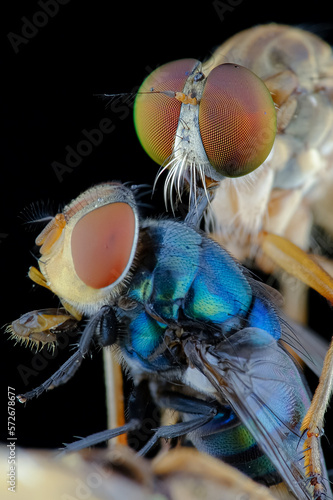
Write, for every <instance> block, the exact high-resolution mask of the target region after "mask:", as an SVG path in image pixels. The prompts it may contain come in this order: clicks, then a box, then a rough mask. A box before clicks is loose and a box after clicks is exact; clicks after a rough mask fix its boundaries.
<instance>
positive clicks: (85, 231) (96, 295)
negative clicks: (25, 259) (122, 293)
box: [30, 183, 138, 315]
mask: <svg viewBox="0 0 333 500" xmlns="http://www.w3.org/2000/svg"><path fill="white" fill-rule="evenodd" d="M137 240H138V218H137V212H136V207H135V203H134V197H133V195H132V193H131V191H130V190H128V189H123V187H122V186H121V185H120V184H116V183H109V184H101V185H99V186H96V187H95V188H92V189H90V190H88V191H86V192H85V193H83V194H82V195H81V196H79V197H78V198H77V199H76V200H74V201H72V202H71V203H70V204H69V205H67V206H66V207H65V208H64V211H63V213H61V214H58V215H56V216H55V217H54V218H53V219H52V220H51V222H50V223H49V224H48V225H47V226H46V227H45V228H44V230H43V231H42V232H41V233H40V235H39V236H38V237H37V239H36V244H37V245H39V246H40V253H41V257H40V259H39V268H40V272H39V271H38V270H36V269H35V268H32V269H31V270H30V277H31V278H32V279H33V280H34V281H36V282H37V283H39V284H42V285H44V286H46V287H47V288H49V289H50V290H51V291H52V292H53V293H55V294H56V295H57V296H58V297H59V298H60V300H61V301H62V303H63V304H64V305H65V307H66V308H67V309H68V310H70V311H71V312H73V311H75V312H76V314H83V313H85V314H88V315H90V314H93V313H95V312H96V311H98V310H99V309H100V308H101V306H103V305H105V304H109V303H110V301H111V300H112V298H113V297H114V296H116V295H117V294H119V290H120V289H121V287H122V286H123V282H124V280H126V276H127V275H128V273H129V270H130V267H131V265H132V263H133V259H134V253H135V249H136V246H137ZM74 315H75V314H74Z"/></svg>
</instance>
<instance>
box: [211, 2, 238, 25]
mask: <svg viewBox="0 0 333 500" xmlns="http://www.w3.org/2000/svg"><path fill="white" fill-rule="evenodd" d="M243 1H244V0H225V1H224V2H222V1H221V0H214V1H213V7H214V9H215V11H216V13H217V15H218V16H219V18H220V21H224V20H225V15H226V14H229V13H230V12H233V11H234V10H235V7H238V6H239V5H240V4H241V3H243Z"/></svg>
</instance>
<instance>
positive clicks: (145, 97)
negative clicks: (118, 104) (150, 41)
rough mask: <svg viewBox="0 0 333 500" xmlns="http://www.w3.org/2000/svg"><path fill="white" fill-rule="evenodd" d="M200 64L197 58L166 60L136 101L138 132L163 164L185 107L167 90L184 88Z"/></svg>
mask: <svg viewBox="0 0 333 500" xmlns="http://www.w3.org/2000/svg"><path fill="white" fill-rule="evenodd" d="M197 64H198V61H196V60H195V59H181V60H179V61H173V62H170V63H167V64H164V65H163V66H160V67H159V68H157V69H156V70H155V71H153V72H152V73H151V74H150V75H149V76H148V77H147V78H146V79H145V80H144V82H143V84H142V85H141V87H140V88H139V90H138V95H137V96H136V99H135V103H134V125H135V129H136V133H137V135H138V137H139V140H140V142H141V145H142V147H143V148H144V149H145V151H146V152H147V153H148V154H149V156H150V157H151V158H152V159H153V160H154V161H156V162H157V163H158V164H159V165H162V163H163V162H164V161H165V160H166V159H167V158H169V156H170V155H171V153H172V147H173V144H174V140H175V134H176V130H177V127H178V119H179V113H180V108H181V102H179V101H178V100H177V99H176V98H174V97H172V96H171V95H168V94H167V93H166V92H182V90H183V88H184V85H185V83H186V80H187V78H188V76H189V74H190V73H191V72H192V70H193V69H194V67H195V66H196V65H197ZM163 92H165V93H163Z"/></svg>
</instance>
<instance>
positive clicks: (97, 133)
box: [51, 66, 153, 182]
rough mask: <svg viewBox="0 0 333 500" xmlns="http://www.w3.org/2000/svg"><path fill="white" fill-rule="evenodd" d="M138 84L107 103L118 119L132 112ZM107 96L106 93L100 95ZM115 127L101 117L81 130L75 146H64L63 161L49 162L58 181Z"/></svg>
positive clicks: (148, 70)
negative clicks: (95, 124)
mask: <svg viewBox="0 0 333 500" xmlns="http://www.w3.org/2000/svg"><path fill="white" fill-rule="evenodd" d="M145 71H146V72H147V74H149V73H151V72H152V71H153V68H151V67H150V66H146V68H145ZM139 87H140V86H135V87H133V88H132V89H131V91H130V92H128V93H127V94H126V95H127V97H124V96H122V94H119V96H117V94H115V96H114V97H115V98H114V99H111V101H110V103H109V104H108V108H109V109H110V111H111V112H112V114H113V115H118V119H119V120H125V119H126V118H128V117H129V116H131V114H132V109H133V106H134V99H133V98H134V97H135V96H136V94H137V91H138V89H139ZM102 96H103V97H105V98H107V97H108V94H104V95H102ZM115 128H116V125H115V124H114V123H113V122H112V120H111V119H110V118H107V117H105V118H102V119H101V120H100V122H99V124H98V126H97V127H95V128H93V129H91V130H87V129H83V130H81V135H82V136H83V139H81V140H80V141H79V142H78V143H77V144H76V145H75V146H71V145H67V146H66V147H65V150H66V153H67V154H66V156H65V159H64V163H61V162H59V161H53V162H52V163H51V167H52V169H53V171H54V173H55V175H56V177H57V179H58V181H59V182H62V181H63V177H64V174H68V173H71V172H73V170H74V169H75V168H76V167H78V166H79V165H80V164H81V163H82V160H83V159H84V158H85V157H87V156H89V155H90V154H91V153H92V152H93V150H94V148H96V147H98V146H99V145H100V144H102V142H103V139H104V136H105V135H108V134H111V132H113V131H114V130H115Z"/></svg>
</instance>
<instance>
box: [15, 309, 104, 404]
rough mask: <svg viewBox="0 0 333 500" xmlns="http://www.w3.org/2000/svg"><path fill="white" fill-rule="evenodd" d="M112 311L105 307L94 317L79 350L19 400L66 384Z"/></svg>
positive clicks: (84, 331) (89, 323) (82, 338)
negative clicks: (100, 326)
mask: <svg viewBox="0 0 333 500" xmlns="http://www.w3.org/2000/svg"><path fill="white" fill-rule="evenodd" d="M110 311H112V309H111V308H110V307H109V306H103V307H102V308H101V309H100V310H99V311H98V313H97V314H96V315H95V316H93V317H92V318H91V319H90V320H89V322H88V323H87V325H86V327H85V329H84V330H83V332H82V336H81V339H80V342H79V345H78V348H77V350H76V351H75V352H74V354H73V355H72V356H71V357H70V358H69V359H68V360H67V361H66V362H65V363H64V364H63V365H62V366H61V367H60V368H59V370H57V371H56V372H55V373H54V374H53V375H52V376H51V377H50V378H48V379H47V380H46V381H45V382H43V384H41V385H40V386H38V387H36V388H35V389H33V390H32V391H29V392H26V393H25V394H21V395H19V396H17V399H18V400H19V401H20V402H21V403H25V402H26V401H27V400H29V399H32V398H34V397H38V396H40V394H42V393H43V392H44V391H45V390H47V389H52V388H54V387H57V386H58V385H61V384H65V383H66V382H67V381H68V380H69V379H70V378H71V377H72V376H73V375H74V373H75V372H76V371H77V369H78V368H79V366H80V365H81V363H82V361H83V359H84V357H85V355H86V354H87V352H88V350H89V347H90V344H91V341H92V338H93V336H94V334H95V333H96V329H97V328H98V326H99V325H100V323H101V322H103V320H104V319H105V317H106V316H107V315H109V314H110Z"/></svg>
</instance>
